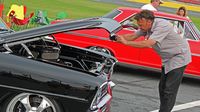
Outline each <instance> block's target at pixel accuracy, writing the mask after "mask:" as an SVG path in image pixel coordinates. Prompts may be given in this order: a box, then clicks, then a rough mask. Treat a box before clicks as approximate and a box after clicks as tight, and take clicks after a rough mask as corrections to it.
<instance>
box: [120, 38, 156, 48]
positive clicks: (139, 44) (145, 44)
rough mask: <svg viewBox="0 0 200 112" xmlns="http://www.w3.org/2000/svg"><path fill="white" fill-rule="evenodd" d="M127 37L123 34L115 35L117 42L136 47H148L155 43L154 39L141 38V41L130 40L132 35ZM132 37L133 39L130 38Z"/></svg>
mask: <svg viewBox="0 0 200 112" xmlns="http://www.w3.org/2000/svg"><path fill="white" fill-rule="evenodd" d="M127 38H128V36H127V37H125V36H120V35H119V36H118V37H117V42H119V43H122V44H124V45H128V46H132V47H138V48H150V47H152V46H153V45H154V44H155V43H156V41H155V40H152V39H148V40H143V41H132V40H131V38H132V37H131V38H130V40H128V39H129V38H128V39H127ZM132 39H134V38H132Z"/></svg>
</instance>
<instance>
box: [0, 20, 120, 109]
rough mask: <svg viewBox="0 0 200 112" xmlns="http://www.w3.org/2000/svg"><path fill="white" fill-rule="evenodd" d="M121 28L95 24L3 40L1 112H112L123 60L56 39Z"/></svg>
mask: <svg viewBox="0 0 200 112" xmlns="http://www.w3.org/2000/svg"><path fill="white" fill-rule="evenodd" d="M113 24H115V25H114V26H113V27H120V24H119V23H117V22H116V21H114V20H112V19H105V18H89V19H82V20H75V21H69V22H62V23H58V24H53V25H46V26H43V27H38V28H34V29H27V30H23V31H18V32H13V33H8V34H5V35H0V91H1V92H0V111H1V112H108V111H109V110H110V103H111V99H112V90H111V86H112V85H111V84H113V83H112V81H111V79H110V78H111V75H112V72H113V67H114V64H115V63H116V62H117V60H116V59H115V58H114V57H112V56H110V55H107V54H101V53H99V52H95V51H92V50H89V49H84V48H79V47H75V46H71V45H66V44H65V45H64V44H60V43H58V42H57V40H56V39H55V38H54V36H53V34H59V33H63V32H65V33H66V32H68V31H75V30H78V29H79V30H80V29H88V28H89V29H92V28H103V29H105V30H106V31H107V32H108V33H112V32H113V28H110V27H109V26H112V25H113Z"/></svg>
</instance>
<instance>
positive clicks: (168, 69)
mask: <svg viewBox="0 0 200 112" xmlns="http://www.w3.org/2000/svg"><path fill="white" fill-rule="evenodd" d="M134 19H135V20H137V24H138V26H139V30H138V31H136V32H135V33H134V34H124V35H117V36H116V41H117V42H119V43H122V44H125V45H128V46H132V47H138V48H153V49H154V50H155V51H156V52H157V53H158V54H159V55H160V57H161V59H162V74H161V79H160V83H159V95H160V111H159V112H171V110H172V108H173V106H174V104H175V101H176V96H177V92H178V88H179V85H180V83H181V80H182V76H183V73H184V70H185V68H186V66H187V64H188V63H190V62H191V52H190V48H189V44H188V42H187V40H186V39H183V38H181V37H180V35H178V34H177V33H176V32H175V31H174V30H173V26H172V25H171V23H170V22H169V21H167V20H164V19H159V18H154V14H153V12H151V11H149V10H142V11H141V12H139V13H138V14H136V15H135V17H134ZM140 36H145V38H146V39H145V40H142V41H133V40H135V39H137V38H139V37H140Z"/></svg>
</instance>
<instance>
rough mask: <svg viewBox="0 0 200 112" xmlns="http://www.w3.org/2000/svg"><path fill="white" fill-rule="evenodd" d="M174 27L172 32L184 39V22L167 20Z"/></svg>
mask: <svg viewBox="0 0 200 112" xmlns="http://www.w3.org/2000/svg"><path fill="white" fill-rule="evenodd" d="M169 21H170V23H172V25H173V27H174V31H175V32H176V33H178V34H179V35H180V36H181V37H184V26H185V25H184V22H183V21H178V20H169Z"/></svg>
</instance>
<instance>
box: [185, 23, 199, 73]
mask: <svg viewBox="0 0 200 112" xmlns="http://www.w3.org/2000/svg"><path fill="white" fill-rule="evenodd" d="M199 37H200V33H199V30H198V29H197V28H196V27H195V26H194V24H193V23H189V22H187V23H186V24H185V29H184V38H186V39H187V40H188V43H189V45H190V49H191V53H192V62H191V63H190V64H189V65H188V66H187V68H186V71H185V72H186V73H187V74H193V75H198V76H200V69H199V66H200V40H199Z"/></svg>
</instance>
